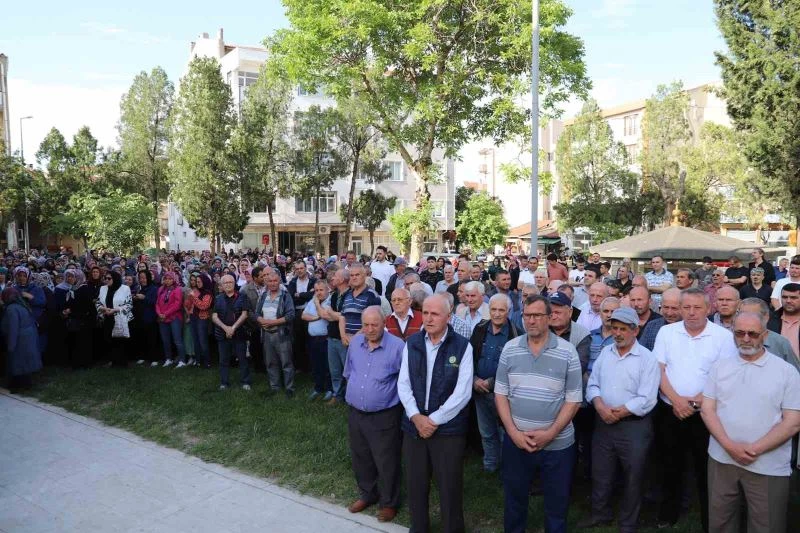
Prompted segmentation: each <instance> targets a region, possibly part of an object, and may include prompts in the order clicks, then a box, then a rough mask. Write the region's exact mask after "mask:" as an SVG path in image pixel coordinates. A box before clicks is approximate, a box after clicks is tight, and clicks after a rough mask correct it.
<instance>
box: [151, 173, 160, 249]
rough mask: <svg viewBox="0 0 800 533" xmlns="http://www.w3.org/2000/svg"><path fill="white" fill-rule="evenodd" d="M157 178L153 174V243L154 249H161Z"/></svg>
mask: <svg viewBox="0 0 800 533" xmlns="http://www.w3.org/2000/svg"><path fill="white" fill-rule="evenodd" d="M157 183H158V180H157V178H156V177H155V176H153V179H152V182H151V184H150V185H151V186H152V187H153V197H152V198H151V200H152V202H153V214H154V215H155V228H154V230H153V242H154V243H155V246H156V250H160V249H161V227H160V225H159V223H158V206H159V202H158V187H156V185H157Z"/></svg>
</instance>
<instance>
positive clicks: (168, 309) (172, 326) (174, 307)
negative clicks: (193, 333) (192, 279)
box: [151, 271, 186, 366]
mask: <svg viewBox="0 0 800 533" xmlns="http://www.w3.org/2000/svg"><path fill="white" fill-rule="evenodd" d="M176 277H177V276H176V275H175V273H174V272H170V271H165V272H164V274H163V276H162V278H161V287H159V289H158V298H157V299H156V315H157V317H158V329H159V331H160V333H161V343H162V345H163V346H164V359H165V360H164V366H170V365H172V362H173V360H172V345H173V344H175V348H176V349H177V351H178V361H183V362H186V352H185V350H184V347H183V292H182V291H181V287H180V285H179V283H178V280H177V279H175V278H176ZM151 366H155V365H151Z"/></svg>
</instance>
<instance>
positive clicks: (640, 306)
mask: <svg viewBox="0 0 800 533" xmlns="http://www.w3.org/2000/svg"><path fill="white" fill-rule="evenodd" d="M628 297H629V299H630V301H631V307H633V309H634V310H635V311H636V314H637V315H639V316H640V317H641V316H647V313H648V312H649V311H650V291H648V290H647V289H646V288H644V287H634V288H632V289H631V292H630V294H629V295H628Z"/></svg>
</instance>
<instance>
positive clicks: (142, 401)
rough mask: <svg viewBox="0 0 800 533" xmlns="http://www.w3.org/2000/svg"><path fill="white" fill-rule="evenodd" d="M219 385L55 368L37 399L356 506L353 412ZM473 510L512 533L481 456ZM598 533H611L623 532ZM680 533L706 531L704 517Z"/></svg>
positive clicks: (584, 494)
mask: <svg viewBox="0 0 800 533" xmlns="http://www.w3.org/2000/svg"><path fill="white" fill-rule="evenodd" d="M231 373H232V375H231V383H236V382H237V381H236V380H237V378H238V374H237V371H236V370H234V369H232V370H231ZM218 380H219V377H218V374H217V372H216V371H215V370H201V369H199V368H186V369H181V370H176V369H173V368H144V367H136V368H130V369H127V370H120V369H112V368H95V369H91V370H88V371H81V372H69V371H64V370H58V369H47V370H45V372H44V373H43V375H42V376H41V379H40V380H39V384H38V385H37V386H36V388H35V389H34V390H32V391H31V392H30V394H31V395H32V396H34V397H36V398H38V399H39V400H41V401H43V402H47V403H50V404H53V405H57V406H60V407H63V408H64V409H67V410H69V411H72V412H74V413H77V414H81V415H84V416H88V417H91V418H95V419H97V420H100V421H102V422H104V423H106V424H108V425H111V426H116V427H119V428H123V429H126V430H128V431H131V432H132V433H135V434H137V435H139V436H141V437H143V438H145V439H148V440H151V441H154V442H157V443H159V444H162V445H164V446H168V447H170V448H175V449H178V450H181V451H183V452H185V453H187V454H190V455H194V456H196V457H199V458H201V459H203V460H205V461H209V462H214V463H219V464H222V465H225V466H229V467H233V468H236V469H238V470H240V471H242V472H244V473H247V474H252V475H256V476H259V477H262V478H267V479H270V480H272V481H274V482H276V483H278V484H280V485H283V486H285V487H289V488H292V489H295V490H297V491H299V492H301V493H304V494H308V495H312V496H316V497H318V498H321V499H323V500H326V501H328V502H331V503H335V504H337V505H347V504H348V503H350V502H351V501H352V500H353V499H355V498H356V497H357V496H358V493H357V491H356V486H355V481H354V479H353V474H352V469H351V466H350V453H349V447H348V443H347V417H346V407H344V406H342V405H339V406H335V407H330V406H328V405H325V404H323V403H321V402H319V401H317V402H309V401H308V400H307V399H306V398H307V395H308V394H309V393H310V391H311V382H310V379H309V376H307V375H300V376H298V379H297V395H296V396H295V398H294V399H292V400H288V399H287V398H286V397H285V396H284V395H283V394H271V393H270V392H269V390H268V385H267V382H266V377H265V376H263V375H258V376H256V379H255V383H254V385H253V390H252V391H250V392H247V391H243V390H242V389H240V388H238V387H236V386H234V387H232V388H230V389H229V390H227V391H219V390H217V387H218ZM589 490H590V487H589V485H588V483H586V482H579V483H578V484H576V485H575V486H574V489H573V496H572V502H571V505H570V513H569V523H570V526H571V527H570V529H571V530H574V529H575V524H576V523H577V522H578V521H579V520H580V519H582V518H584V517H585V516H587V515H588V514H589V508H590V505H589V504H590V502H589ZM403 501H405V495H403ZM438 505H439V503H438V497H437V494H436V490H435V489H434V490H432V491H431V514H432V524H433V527H434V530H438V528H439V517H438ZM373 509H374V508H371V509H370V510H369V511H367V512H374V511H373ZM464 511H465V519H466V523H467V529H468V531H473V532H497V531H502V529H503V494H502V486H501V483H500V479H499V477H498V476H497V475H496V474H495V475H492V474H487V473H485V472H484V471H483V470H482V468H481V458H480V457H479V456H478V455H477V454H475V453H472V452H470V453H468V454H467V460H466V463H465V471H464ZM543 519H544V512H543V504H542V498H541V497H533V498H531V500H530V514H529V522H528V526H529V528H528V530H529V531H543V530H544V526H543ZM396 521H397V522H398V523H400V524H404V525H408V524H409V516H408V509H407V508H405V507H402V508H401V509H400V513H399V514H398V518H397V519H396ZM643 523H644V525H650V526H652V524H653V523H654V519H653V509H650V508H647V507H646V508H645V511H644V516H643ZM642 530H643V531H649V529H647V528H643V529H642ZM596 531H598V532H601V533H602V532H608V533H611V532H612V531H616V529H615V528H606V529H598V530H596ZM652 531H656V530H655V529H652ZM672 531H678V532H686V533H690V532H699V531H701V528H700V525H699V519H698V517H697V515H696V513H691V514H690V515H689V516H688V517H687V518H685V519H684V520H683V521H682V522H681V523H680V524H679V527H678V528H676V529H674V530H672Z"/></svg>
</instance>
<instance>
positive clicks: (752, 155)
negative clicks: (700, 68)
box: [714, 0, 800, 225]
mask: <svg viewBox="0 0 800 533" xmlns="http://www.w3.org/2000/svg"><path fill="white" fill-rule="evenodd" d="M714 3H715V8H716V14H717V20H718V24H719V28H720V31H721V32H722V35H723V37H724V39H725V43H726V45H727V52H719V53H717V54H716V58H717V64H718V65H719V66H720V67H721V69H722V80H723V84H724V88H723V90H722V96H723V97H724V98H725V100H726V102H727V106H728V114H729V115H730V117H731V119H732V121H733V124H734V126H735V127H736V129H737V130H738V131H740V132H741V133H742V135H743V141H744V142H743V146H744V154H745V156H746V157H747V159H748V161H749V162H750V163H751V164H752V166H753V167H755V168H756V169H758V171H759V172H760V174H761V179H759V180H753V181H751V182H750V183H749V187H748V191H749V192H750V193H751V194H753V195H754V197H755V198H758V199H761V200H762V201H763V200H767V201H771V202H775V203H778V204H779V205H780V206H781V207H783V209H784V210H785V212H786V213H788V214H790V215H791V216H792V217H794V219H795V222H796V223H797V224H798V225H800V202H798V201H797V199H798V198H799V197H800V120H798V117H800V69H798V65H800V34H798V31H797V28H798V27H800V4H798V3H797V2H741V1H734V0H715V2H714Z"/></svg>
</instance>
